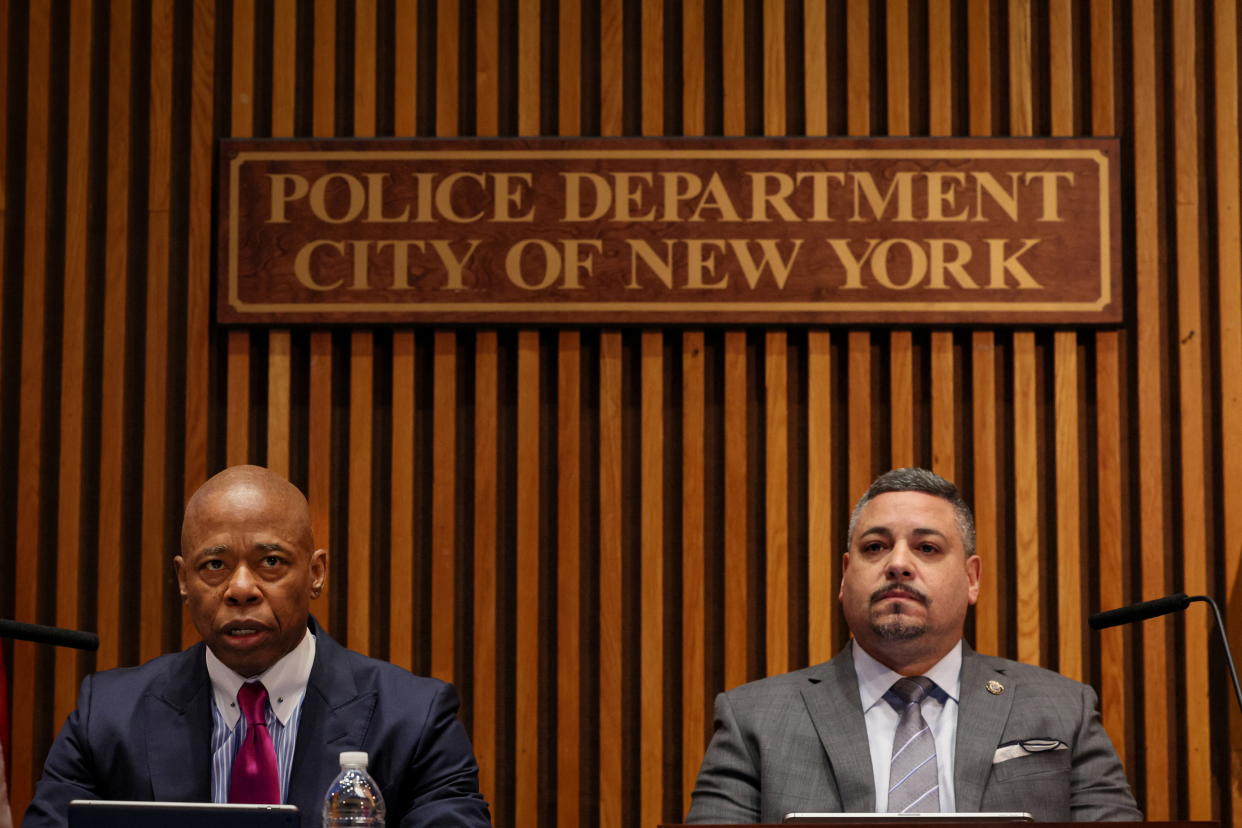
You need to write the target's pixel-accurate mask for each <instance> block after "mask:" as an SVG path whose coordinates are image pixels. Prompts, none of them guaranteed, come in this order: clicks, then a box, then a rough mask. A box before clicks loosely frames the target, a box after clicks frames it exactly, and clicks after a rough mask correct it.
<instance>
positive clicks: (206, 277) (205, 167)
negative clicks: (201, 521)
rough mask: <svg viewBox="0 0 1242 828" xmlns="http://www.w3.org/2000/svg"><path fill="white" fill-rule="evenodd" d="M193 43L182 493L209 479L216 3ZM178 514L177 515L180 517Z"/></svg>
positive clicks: (198, 14) (189, 635) (184, 639)
mask: <svg viewBox="0 0 1242 828" xmlns="http://www.w3.org/2000/svg"><path fill="white" fill-rule="evenodd" d="M192 26H193V29H192V32H193V45H192V50H191V69H190V87H191V93H190V147H189V155H190V157H189V159H188V166H189V169H190V182H189V198H188V204H187V205H186V208H185V209H186V212H187V213H188V221H187V223H188V228H187V242H186V251H185V255H186V259H185V261H184V262H183V266H184V267H185V273H186V298H185V316H184V318H183V319H182V320H181V322H182V324H183V325H184V331H185V366H184V367H185V388H184V393H185V410H184V413H183V420H184V422H185V432H184V433H185V437H184V442H185V451H184V456H183V457H184V462H185V475H184V484H183V486H182V492H183V493H189V492H193V491H194V490H195V489H197V488H198V487H199V486H201V485H202V484H203V483H204V482H205V481H206V480H207V473H208V472H207V470H208V431H209V430H208V423H207V420H208V418H207V416H206V412H207V410H208V408H209V403H208V400H209V399H210V396H211V391H210V387H209V382H210V380H209V376H210V362H211V344H210V329H211V325H210V322H211V251H212V248H213V247H214V239H213V237H212V232H211V231H212V225H211V192H212V189H211V188H212V179H211V170H212V157H213V150H214V143H213V142H214V124H213V118H212V116H213V101H214V98H215V90H216V82H215V73H216V65H215V38H216V19H215V4H214V3H212V2H211V0H195V3H194V9H193V20H192ZM178 517H179V516H178ZM197 640H198V632H197V631H196V630H195V629H194V627H193V625H192V624H190V623H189V618H188V616H187V615H186V613H185V611H184V610H183V611H182V617H181V645H182V646H183V647H188V646H189V645H190V644H191V643H193V642H195V641H197Z"/></svg>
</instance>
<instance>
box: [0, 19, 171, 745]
mask: <svg viewBox="0 0 1242 828" xmlns="http://www.w3.org/2000/svg"><path fill="white" fill-rule="evenodd" d="M2 12H3V10H0V13H2ZM92 12H93V9H92V4H90V3H87V4H85V5H84V8H83V11H82V15H83V17H82V18H80V19H74V20H70V25H69V86H70V88H71V89H77V90H81V92H80V93H79V94H75V95H71V96H70V97H69V102H68V107H69V118H68V122H69V123H71V124H79V123H83V122H84V121H85V120H86V117H87V113H88V112H89V111H90V102H91V96H90V89H91V86H90V80H91V65H90V51H91V41H92V37H91V28H90V26H89V25H87V21H89V20H90V19H91V15H92ZM0 42H3V41H0ZM66 144H67V145H66V155H67V158H66V178H65V185H66V193H65V274H64V287H63V294H62V295H63V299H62V300H61V301H62V303H63V304H62V306H63V308H64V318H65V319H70V320H73V319H79V320H80V319H85V318H86V278H87V276H86V259H87V252H86V228H87V212H88V204H89V201H88V195H87V184H86V183H87V173H88V169H89V166H90V136H89V134H88V133H87V131H85V130H69V134H68V135H66ZM0 220H2V217H0ZM61 343H62V344H61V353H62V356H61V378H60V406H61V407H60V437H59V439H60V473H59V479H58V481H57V488H58V498H57V507H58V508H57V516H56V526H57V546H58V548H59V550H60V551H59V554H58V555H57V557H56V624H57V626H60V627H66V628H69V629H79V628H80V627H81V626H82V625H81V623H80V622H81V620H82V619H81V618H80V613H79V603H80V596H81V580H82V578H81V575H82V573H81V567H82V562H83V560H84V559H85V558H86V556H87V555H86V553H87V552H88V550H86V549H84V548H83V538H82V523H83V515H82V501H81V495H82V445H83V437H84V433H83V430H84V427H85V416H84V415H85V411H84V402H85V401H84V399H83V397H84V388H83V382H84V380H85V373H86V372H85V363H86V334H85V330H84V326H83V325H80V324H69V325H64V326H63V331H62V335H61ZM144 548H145V547H144ZM165 563H167V561H166V560H165ZM55 669H56V675H55V690H54V691H53V692H54V698H55V705H54V710H53V714H52V716H53V721H56V722H61V721H64V720H65V717H67V716H68V715H69V712H70V711H71V710H73V706H74V701H75V700H76V698H77V688H78V681H79V676H78V655H77V653H76V652H74V651H73V650H70V649H68V648H65V647H58V648H57V649H56V668H55Z"/></svg>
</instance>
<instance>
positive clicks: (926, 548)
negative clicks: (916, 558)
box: [919, 543, 940, 555]
mask: <svg viewBox="0 0 1242 828" xmlns="http://www.w3.org/2000/svg"><path fill="white" fill-rule="evenodd" d="M919 550H920V551H921V552H922V553H923V554H924V555H935V554H936V553H937V552H939V551H940V547H938V546H936V545H935V544H931V543H925V544H923V545H922V546H920V547H919Z"/></svg>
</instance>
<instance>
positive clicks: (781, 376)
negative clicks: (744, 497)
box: [763, 3, 790, 675]
mask: <svg viewBox="0 0 1242 828" xmlns="http://www.w3.org/2000/svg"><path fill="white" fill-rule="evenodd" d="M785 35H786V32H785V7H784V4H781V3H768V4H766V5H765V6H764V10H763V66H764V70H763V74H764V96H763V131H764V133H765V134H767V135H783V134H784V133H785V122H786V120H787V117H786V111H785V84H786V79H785V42H786V37H785ZM788 341H789V340H788V334H787V333H786V332H785V331H769V332H768V333H767V334H766V335H765V337H764V348H763V354H764V401H765V411H764V439H765V442H766V447H765V452H764V454H765V461H764V462H765V468H764V470H763V480H764V535H765V537H764V561H765V565H766V569H767V573H766V578H765V582H766V585H767V595H766V596H765V598H766V601H765V603H766V607H767V618H766V623H765V625H764V628H765V631H766V635H767V642H766V645H767V646H766V651H767V674H768V675H773V674H776V673H784V672H786V671H788V670H789V666H790V662H789V637H790V633H789V615H790V607H789V476H788V474H787V473H786V469H787V467H788V465H789V349H788Z"/></svg>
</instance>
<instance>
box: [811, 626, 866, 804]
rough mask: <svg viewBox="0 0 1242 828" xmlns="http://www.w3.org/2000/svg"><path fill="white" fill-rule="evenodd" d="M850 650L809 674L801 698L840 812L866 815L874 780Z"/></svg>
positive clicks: (844, 650) (845, 650)
mask: <svg viewBox="0 0 1242 828" xmlns="http://www.w3.org/2000/svg"><path fill="white" fill-rule="evenodd" d="M852 646H853V645H852V644H851V645H850V646H849V647H845V648H844V649H842V650H841V652H839V653H837V655H836V657H834V658H833V659H832V661H829V662H828V663H827V664H825V665H823V667H822V668H821V669H820V670H818V671H814V672H813V674H812V676H811V677H810V681H811V683H810V684H809V685H808V686H807V687H804V688H803V689H802V698H803V700H804V701H805V702H806V708H807V712H808V713H809V714H810V716H811V721H812V723H814V725H815V730H816V732H817V733H818V734H819V741H820V743H821V744H823V746H824V752H825V753H826V754H827V755H828V762H829V764H830V765H831V766H832V775H833V777H835V779H836V782H837V791H838V794H839V795H840V799H841V805H842V807H843V809H844V810H845V811H852V812H870V811H874V810H875V779H874V775H873V773H872V770H871V748H870V747H869V743H868V741H867V725H866V723H865V722H864V720H863V716H862V701H861V699H860V698H859V695H858V679H857V677H856V675H855V673H854V655H853V651H852V650H851V647H852Z"/></svg>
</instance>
